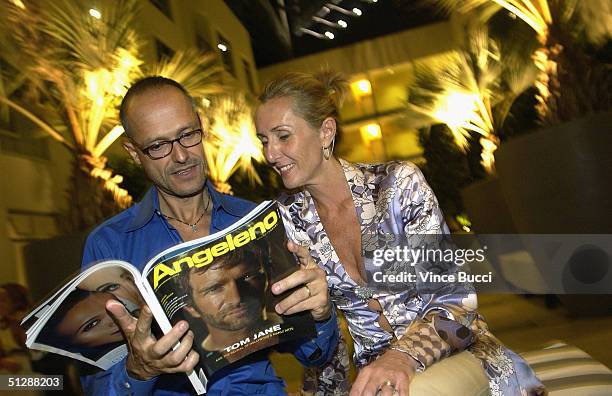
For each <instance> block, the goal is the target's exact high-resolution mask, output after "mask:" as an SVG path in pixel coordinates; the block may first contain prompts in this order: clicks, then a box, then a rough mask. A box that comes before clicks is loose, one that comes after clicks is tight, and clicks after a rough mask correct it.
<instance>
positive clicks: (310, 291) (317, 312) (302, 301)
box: [272, 241, 331, 321]
mask: <svg viewBox="0 0 612 396" xmlns="http://www.w3.org/2000/svg"><path fill="white" fill-rule="evenodd" d="M287 248H288V249H289V251H291V252H293V253H295V254H296V255H297V256H298V259H299V261H300V266H301V268H300V269H299V270H297V271H295V272H294V273H293V274H291V275H289V276H288V277H286V278H284V279H281V280H280V281H278V282H276V283H275V284H273V285H272V293H274V294H280V293H282V292H284V291H285V290H289V289H292V288H294V287H296V286H300V285H301V286H302V287H300V288H298V289H297V290H295V291H294V292H293V293H291V294H290V295H289V296H288V297H286V298H285V299H284V300H283V301H281V302H279V303H278V304H277V305H276V312H277V313H279V314H286V315H290V314H293V313H296V312H302V311H308V310H310V312H311V313H312V316H313V317H314V319H315V320H316V321H323V320H326V319H327V318H329V317H330V315H331V304H330V303H329V293H328V291H327V279H326V278H325V271H323V270H322V269H321V268H319V266H318V265H317V264H316V263H315V262H314V260H313V259H312V257H310V253H308V249H307V248H305V247H304V246H299V245H298V244H296V243H293V242H291V241H289V242H288V243H287Z"/></svg>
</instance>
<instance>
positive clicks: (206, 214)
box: [82, 77, 338, 395]
mask: <svg viewBox="0 0 612 396" xmlns="http://www.w3.org/2000/svg"><path fill="white" fill-rule="evenodd" d="M120 116H121V122H122V124H123V127H124V128H125V130H126V134H127V136H128V138H129V139H128V140H126V141H125V143H124V148H125V149H126V150H127V151H128V153H129V154H130V156H131V157H132V158H133V159H134V161H135V162H136V163H137V164H139V165H141V166H142V168H143V170H144V172H145V174H146V176H147V177H148V178H149V179H150V180H151V181H152V182H153V185H154V186H153V187H152V188H151V190H150V191H149V192H148V193H147V194H146V196H145V197H144V198H143V200H142V201H141V202H140V203H138V204H136V205H134V206H132V207H131V208H129V209H127V210H125V211H123V212H121V213H120V214H118V215H117V216H115V217H113V218H111V219H109V220H107V221H106V222H104V223H103V224H102V225H101V226H99V227H98V228H96V229H95V230H94V231H93V232H92V233H91V234H90V235H89V237H88V238H87V241H86V244H85V249H84V255H83V266H88V265H89V264H90V263H92V262H94V261H97V260H102V259H122V260H126V261H129V262H130V263H132V264H134V265H135V266H137V267H138V268H140V269H142V268H143V267H144V265H145V264H146V262H147V261H148V260H149V259H150V258H152V257H153V256H154V255H156V254H157V253H159V252H160V251H162V250H164V249H166V248H168V247H171V246H173V245H175V244H177V243H180V242H182V241H187V240H192V239H196V238H199V237H203V236H205V235H208V234H209V233H210V232H216V231H220V230H222V229H224V228H226V227H228V226H229V225H231V224H232V223H234V222H236V221H237V220H239V219H240V218H241V217H242V216H244V215H245V214H247V213H248V212H249V211H250V210H251V209H253V208H254V204H252V203H250V202H247V201H244V200H242V199H238V198H234V197H231V196H227V195H223V194H220V193H218V192H217V191H215V190H214V189H213V187H212V186H211V184H210V182H208V181H207V180H206V162H205V160H204V151H203V146H202V136H203V134H204V131H203V128H202V124H201V122H200V118H199V116H198V114H197V112H196V111H195V109H194V106H193V101H192V99H191V98H190V96H189V94H188V93H187V92H186V91H185V89H184V88H183V87H182V86H181V85H180V84H178V83H177V82H175V81H173V80H169V79H166V78H163V77H147V78H145V79H143V80H140V81H138V82H137V83H135V84H134V85H133V86H132V87H131V88H130V89H129V90H128V92H127V93H126V95H125V97H124V99H123V101H122V103H121V109H120ZM289 249H290V250H292V251H294V252H296V254H297V255H298V257H299V259H300V263H301V269H300V270H299V271H296V272H295V273H293V274H291V275H290V276H288V277H287V278H285V279H282V280H281V281H279V282H276V283H275V284H274V285H272V291H273V293H275V294H279V293H281V292H283V291H285V290H288V289H291V288H293V287H296V286H299V285H302V287H300V288H298V289H296V291H294V292H293V293H292V294H291V295H289V297H287V298H285V299H284V300H283V301H281V302H280V303H279V304H277V306H276V311H277V312H278V313H279V314H285V313H286V314H292V313H294V312H298V311H304V310H310V312H311V313H312V315H313V317H314V318H315V320H316V321H317V325H316V327H317V334H318V336H317V337H316V338H315V339H313V340H305V341H304V342H303V343H301V344H300V345H297V346H296V347H295V350H294V351H293V352H294V354H295V355H296V357H297V358H298V360H300V361H301V362H302V363H303V364H305V365H318V364H321V363H323V362H325V361H326V360H327V359H328V357H329V356H330V355H331V353H332V352H333V349H334V347H335V344H336V342H337V338H338V334H337V333H338V331H337V323H336V319H335V314H334V311H333V310H332V309H331V306H330V303H329V297H328V293H327V282H326V280H325V273H324V272H323V271H322V270H321V269H319V268H318V267H317V266H316V264H314V263H313V262H312V260H311V259H310V257H309V255H308V253H307V251H306V249H298V247H297V246H296V245H294V244H292V243H289ZM106 308H107V310H108V312H109V314H110V315H111V316H112V317H113V319H114V320H115V321H116V323H117V325H118V326H119V327H120V328H121V330H122V332H123V334H124V336H125V339H126V341H127V344H128V355H127V357H126V358H125V359H124V360H122V361H121V362H119V363H118V364H116V365H114V366H113V367H111V368H110V369H109V370H107V371H105V372H102V373H98V374H96V375H91V376H87V377H83V378H82V384H83V387H84V389H85V392H86V393H87V394H100V395H108V394H125V393H134V394H137V395H146V394H159V395H161V394H163V395H180V394H188V393H193V389H192V388H191V385H190V384H189V382H188V380H187V376H186V375H185V374H184V373H186V372H189V371H191V370H192V369H193V367H194V366H195V365H196V364H197V362H198V359H199V356H198V354H197V353H196V352H195V351H193V350H192V349H191V346H192V342H193V333H192V332H191V331H189V330H188V327H189V326H188V323H187V322H185V321H180V322H178V323H177V324H175V325H174V327H173V328H172V329H171V330H170V332H169V333H168V334H166V335H164V336H163V337H161V338H159V339H156V338H155V337H154V336H153V335H152V334H151V322H152V314H151V310H150V309H149V308H148V307H147V306H146V305H145V306H143V308H142V310H141V313H140V315H139V317H138V319H136V318H133V317H132V316H131V315H129V313H128V312H127V311H126V310H125V308H124V307H123V305H122V304H120V303H118V302H116V301H109V302H108V303H107V305H106ZM178 341H180V342H181V346H180V347H179V348H177V349H176V350H173V349H172V347H173V346H174V345H176V343H177V342H178ZM247 360H249V362H248V363H245V364H242V365H240V364H237V365H231V366H228V367H226V368H224V369H222V370H219V371H218V372H217V373H215V375H213V376H212V378H210V379H209V386H208V394H210V395H217V394H221V393H223V394H231V395H241V394H254V393H263V394H269V395H282V394H285V393H284V389H283V384H284V383H283V381H282V380H281V379H279V378H277V377H276V376H275V375H274V374H273V370H272V367H271V364H270V362H269V360H268V359H267V357H265V356H262V357H260V358H259V359H247ZM177 373H178V374H177ZM228 392H229V393H228Z"/></svg>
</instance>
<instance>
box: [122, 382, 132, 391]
mask: <svg viewBox="0 0 612 396" xmlns="http://www.w3.org/2000/svg"><path fill="white" fill-rule="evenodd" d="M123 386H125V389H130V388H131V387H132V385H130V383H129V382H126V383H125V384H123Z"/></svg>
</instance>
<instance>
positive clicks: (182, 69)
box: [146, 49, 227, 99]
mask: <svg viewBox="0 0 612 396" xmlns="http://www.w3.org/2000/svg"><path fill="white" fill-rule="evenodd" d="M223 70H224V69H223V66H221V64H220V63H219V61H218V58H217V56H216V55H215V54H214V53H212V52H208V53H202V52H199V51H197V50H191V49H190V50H186V51H180V52H177V53H176V54H175V55H174V56H173V57H172V58H169V59H164V60H162V61H161V62H160V63H159V64H157V65H154V66H153V67H152V68H151V69H148V70H146V74H149V75H157V76H162V77H167V78H171V79H173V80H175V81H178V82H179V83H180V84H181V85H183V86H184V87H185V89H186V90H187V91H188V92H189V93H190V94H191V95H192V96H193V97H194V98H197V99H204V98H206V99H210V96H211V95H217V94H221V93H224V92H227V88H226V87H225V86H224V85H223V84H222V82H221V76H222V72H223Z"/></svg>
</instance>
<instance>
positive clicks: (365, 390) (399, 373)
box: [350, 349, 418, 396]
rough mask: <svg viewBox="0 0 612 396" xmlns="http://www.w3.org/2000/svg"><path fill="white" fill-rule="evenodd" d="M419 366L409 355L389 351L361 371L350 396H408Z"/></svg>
mask: <svg viewBox="0 0 612 396" xmlns="http://www.w3.org/2000/svg"><path fill="white" fill-rule="evenodd" d="M417 365H418V363H417V361H416V360H414V359H413V358H411V357H410V356H408V355H407V354H405V353H403V352H400V351H395V350H393V349H389V350H387V352H385V353H383V354H382V355H381V356H380V357H379V358H378V359H376V360H374V361H373V362H372V363H370V364H368V365H367V366H365V367H364V368H362V369H361V370H359V374H357V378H356V379H355V382H354V383H353V386H352V387H351V393H350V396H366V395H367V396H374V395H380V396H392V395H399V396H408V394H409V386H410V381H411V380H412V378H413V377H414V373H415V372H416V367H417ZM378 390H380V393H377V392H378Z"/></svg>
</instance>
